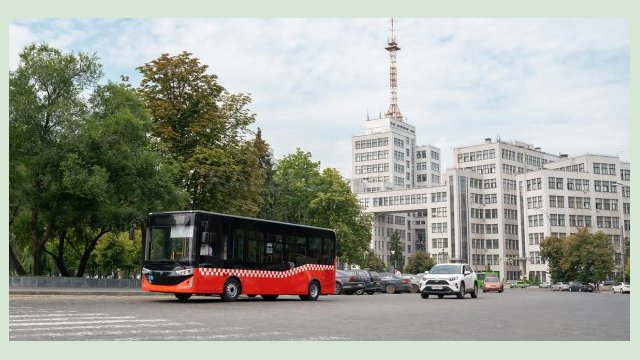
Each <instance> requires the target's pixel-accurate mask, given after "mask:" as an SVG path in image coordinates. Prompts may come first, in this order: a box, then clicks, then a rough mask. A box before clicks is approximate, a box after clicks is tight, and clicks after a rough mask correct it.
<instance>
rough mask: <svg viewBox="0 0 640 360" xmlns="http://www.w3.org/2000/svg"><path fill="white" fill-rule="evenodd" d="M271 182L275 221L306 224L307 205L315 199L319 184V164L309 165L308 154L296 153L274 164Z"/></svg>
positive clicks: (309, 218) (309, 156)
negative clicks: (273, 193) (272, 181)
mask: <svg viewBox="0 0 640 360" xmlns="http://www.w3.org/2000/svg"><path fill="white" fill-rule="evenodd" d="M273 178H274V183H275V203H274V215H275V219H276V220H279V221H285V222H292V223H297V224H310V223H311V214H310V211H309V204H311V202H312V201H313V200H314V198H315V197H316V194H317V190H318V187H319V184H320V162H314V161H312V160H311V153H309V152H303V151H302V150H300V149H296V152H295V153H293V154H289V155H286V156H284V157H283V158H282V159H280V160H279V161H278V164H277V167H276V171H275V174H274V176H273ZM318 222H319V221H315V223H318Z"/></svg>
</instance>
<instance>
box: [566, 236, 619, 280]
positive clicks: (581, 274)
mask: <svg viewBox="0 0 640 360" xmlns="http://www.w3.org/2000/svg"><path fill="white" fill-rule="evenodd" d="M613 255H614V250H613V246H612V244H611V241H610V240H609V236H607V235H606V234H605V233H603V232H601V231H599V232H597V233H595V234H592V233H590V232H589V230H587V229H580V230H578V232H577V233H575V234H573V235H571V236H569V237H567V239H566V241H565V248H564V252H563V258H562V260H561V261H560V266H561V267H562V269H563V271H564V273H565V275H566V276H567V278H568V279H572V280H578V281H594V282H599V281H601V280H604V279H606V278H607V276H608V275H609V273H611V272H612V271H613V270H614V260H613Z"/></svg>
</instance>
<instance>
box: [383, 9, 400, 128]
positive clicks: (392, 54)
mask: <svg viewBox="0 0 640 360" xmlns="http://www.w3.org/2000/svg"><path fill="white" fill-rule="evenodd" d="M390 31H391V37H390V38H389V39H388V40H387V47H385V49H386V50H387V51H388V52H389V64H390V67H389V70H390V80H391V104H390V105H389V110H387V113H386V114H385V115H386V116H388V117H390V118H392V119H395V120H400V121H402V114H400V108H399V107H398V68H397V67H396V51H398V50H400V47H399V46H398V43H396V37H395V35H394V33H393V32H394V29H393V18H391V29H390Z"/></svg>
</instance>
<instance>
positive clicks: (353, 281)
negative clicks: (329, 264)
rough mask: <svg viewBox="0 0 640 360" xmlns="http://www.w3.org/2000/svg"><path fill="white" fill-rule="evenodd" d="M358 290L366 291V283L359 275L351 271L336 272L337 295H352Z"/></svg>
mask: <svg viewBox="0 0 640 360" xmlns="http://www.w3.org/2000/svg"><path fill="white" fill-rule="evenodd" d="M358 290H360V291H362V290H364V281H362V279H360V277H359V276H358V274H356V273H355V272H354V271H349V270H336V290H335V292H334V294H335V295H340V294H346V295H352V294H353V293H355V292H356V291H358Z"/></svg>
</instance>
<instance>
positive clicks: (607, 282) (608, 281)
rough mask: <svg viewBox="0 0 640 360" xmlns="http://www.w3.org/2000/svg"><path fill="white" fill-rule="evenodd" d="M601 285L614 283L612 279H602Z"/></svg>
mask: <svg viewBox="0 0 640 360" xmlns="http://www.w3.org/2000/svg"><path fill="white" fill-rule="evenodd" d="M602 285H603V286H613V285H614V282H613V281H612V280H604V281H603V282H602Z"/></svg>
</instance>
